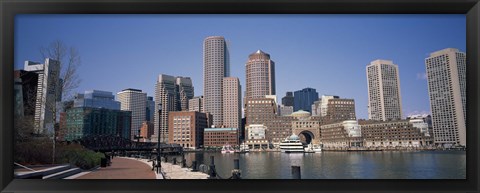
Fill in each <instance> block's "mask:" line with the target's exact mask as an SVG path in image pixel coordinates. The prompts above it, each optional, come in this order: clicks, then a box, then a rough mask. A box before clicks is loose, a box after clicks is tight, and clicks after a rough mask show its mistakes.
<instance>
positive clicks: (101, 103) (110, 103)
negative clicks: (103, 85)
mask: <svg viewBox="0 0 480 193" xmlns="http://www.w3.org/2000/svg"><path fill="white" fill-rule="evenodd" d="M73 107H93V108H105V109H112V110H120V102H118V101H115V96H114V95H113V94H112V92H108V91H100V90H90V91H85V92H84V94H80V93H78V94H76V95H75V99H74V101H73Z"/></svg>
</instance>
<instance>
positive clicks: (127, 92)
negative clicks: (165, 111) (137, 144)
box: [117, 88, 147, 140]
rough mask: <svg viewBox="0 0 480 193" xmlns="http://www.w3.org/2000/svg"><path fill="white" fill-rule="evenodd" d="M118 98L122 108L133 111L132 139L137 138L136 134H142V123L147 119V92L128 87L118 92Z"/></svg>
mask: <svg viewBox="0 0 480 193" xmlns="http://www.w3.org/2000/svg"><path fill="white" fill-rule="evenodd" d="M117 99H118V101H120V110H122V111H131V112H132V122H131V124H132V126H131V128H130V129H131V132H130V139H131V140H135V138H134V136H135V135H140V128H142V123H143V121H145V119H146V115H145V109H146V104H147V93H143V92H142V90H138V89H132V88H128V89H124V90H122V91H121V92H118V93H117Z"/></svg>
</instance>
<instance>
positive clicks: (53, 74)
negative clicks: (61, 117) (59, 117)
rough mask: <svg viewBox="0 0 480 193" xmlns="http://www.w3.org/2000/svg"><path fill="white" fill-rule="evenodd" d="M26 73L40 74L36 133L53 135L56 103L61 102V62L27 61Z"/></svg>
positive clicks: (47, 60) (35, 123)
mask: <svg viewBox="0 0 480 193" xmlns="http://www.w3.org/2000/svg"><path fill="white" fill-rule="evenodd" d="M24 70H25V71H30V72H35V73H37V74H38V81H37V83H38V84H37V92H36V94H37V96H36V102H35V119H34V120H35V122H34V127H35V130H34V132H35V133H53V132H54V124H55V121H56V120H54V119H55V117H54V116H55V115H54V113H55V112H56V111H57V107H56V102H57V101H59V99H60V98H58V95H59V89H61V88H60V87H61V85H60V84H59V76H60V62H59V61H56V60H53V59H50V58H47V59H45V63H44V64H41V63H36V62H32V61H25V66H24Z"/></svg>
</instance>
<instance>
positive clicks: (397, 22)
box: [15, 15, 466, 118]
mask: <svg viewBox="0 0 480 193" xmlns="http://www.w3.org/2000/svg"><path fill="white" fill-rule="evenodd" d="M212 35H219V36H224V37H225V38H226V40H227V41H228V42H229V45H230V57H231V60H230V64H231V72H230V74H231V76H235V77H239V78H240V81H241V85H242V89H243V90H245V62H246V61H247V58H248V55H249V54H251V53H253V52H255V51H256V50H258V49H261V50H263V51H265V52H267V53H269V54H270V55H271V58H272V60H274V61H275V63H276V67H275V68H276V86H277V88H276V92H277V99H279V100H280V99H281V97H283V96H285V92H287V91H296V90H300V89H302V88H305V87H312V88H315V89H317V91H318V93H319V95H322V94H331V95H338V96H340V97H342V98H353V99H355V103H356V113H357V118H368V113H367V103H368V92H367V80H366V72H365V68H366V65H367V64H369V63H370V62H371V61H373V60H375V59H387V60H393V62H394V63H395V64H397V65H398V66H399V71H400V82H401V94H402V105H403V106H402V107H403V112H404V115H409V114H412V113H423V112H430V104H429V99H428V88H427V81H426V79H425V76H424V74H425V64H424V60H425V58H426V57H428V55H429V53H431V52H434V51H437V50H440V49H444V48H448V47H453V48H458V49H460V50H461V51H464V52H465V51H466V20H465V15H17V16H16V18H15V68H16V69H22V68H23V63H24V61H25V60H33V61H43V60H44V59H42V58H41V54H40V52H39V49H40V47H42V46H46V45H48V44H49V43H51V42H52V41H55V40H61V41H63V42H64V43H66V44H67V45H69V46H74V47H76V48H77V49H78V51H79V53H80V55H81V60H82V63H81V66H80V69H79V76H80V78H81V79H82V82H81V84H80V86H79V88H78V89H77V90H78V92H83V91H85V90H92V89H96V90H105V91H111V92H113V93H117V92H119V91H121V90H122V89H125V88H137V89H141V90H143V91H144V92H147V93H148V95H149V96H154V88H155V81H156V79H157V76H158V74H169V75H174V76H188V77H191V78H192V80H193V83H194V87H195V95H196V96H198V95H202V93H203V62H202V49H203V47H202V43H203V40H204V38H205V37H207V36H212ZM242 93H243V92H242Z"/></svg>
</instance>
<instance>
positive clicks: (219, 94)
mask: <svg viewBox="0 0 480 193" xmlns="http://www.w3.org/2000/svg"><path fill="white" fill-rule="evenodd" d="M229 61H230V58H229V53H228V46H227V43H226V42H225V38H224V37H222V36H210V37H207V38H205V40H204V42H203V89H204V90H203V95H204V97H205V99H204V100H205V101H204V102H205V106H204V110H205V112H207V113H210V114H212V115H213V124H214V125H218V126H220V125H223V91H222V90H223V78H224V77H228V76H229V75H230V64H229V63H230V62H229Z"/></svg>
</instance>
